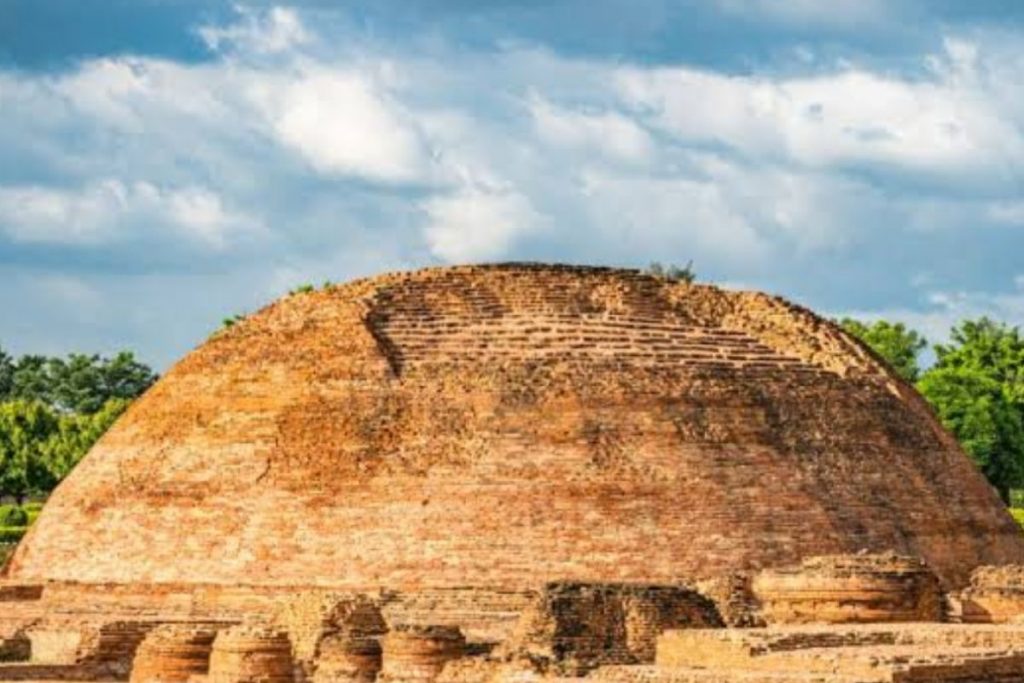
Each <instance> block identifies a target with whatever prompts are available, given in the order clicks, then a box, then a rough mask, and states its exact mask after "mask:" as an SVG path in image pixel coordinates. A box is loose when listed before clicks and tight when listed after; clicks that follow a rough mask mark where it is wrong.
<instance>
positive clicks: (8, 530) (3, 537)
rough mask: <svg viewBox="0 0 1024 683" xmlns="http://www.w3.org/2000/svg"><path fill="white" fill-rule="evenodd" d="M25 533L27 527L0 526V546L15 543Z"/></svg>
mask: <svg viewBox="0 0 1024 683" xmlns="http://www.w3.org/2000/svg"><path fill="white" fill-rule="evenodd" d="M26 531H28V527H27V526H0V544H4V543H17V542H18V541H20V540H21V537H22V536H24V535H25V532H26Z"/></svg>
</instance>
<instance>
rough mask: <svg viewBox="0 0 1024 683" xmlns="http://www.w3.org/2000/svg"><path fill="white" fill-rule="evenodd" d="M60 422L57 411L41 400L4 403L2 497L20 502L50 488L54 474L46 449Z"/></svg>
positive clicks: (0, 415)
mask: <svg viewBox="0 0 1024 683" xmlns="http://www.w3.org/2000/svg"><path fill="white" fill-rule="evenodd" d="M58 426H59V419H58V417H57V415H56V414H55V413H54V412H53V411H52V410H50V409H49V408H48V407H47V406H46V405H45V404H43V403H41V402H39V401H11V402H8V403H2V404H0V497H2V496H9V497H12V498H15V499H16V500H17V501H18V503H19V504H20V503H21V502H22V501H24V499H25V497H26V496H27V495H28V494H29V493H32V492H34V491H44V490H49V488H50V487H51V486H52V484H53V482H52V475H51V474H50V471H49V468H48V467H47V466H46V464H45V462H44V459H43V457H42V449H43V445H44V443H45V442H46V441H47V440H48V439H50V437H51V436H53V435H54V434H55V433H57V430H58Z"/></svg>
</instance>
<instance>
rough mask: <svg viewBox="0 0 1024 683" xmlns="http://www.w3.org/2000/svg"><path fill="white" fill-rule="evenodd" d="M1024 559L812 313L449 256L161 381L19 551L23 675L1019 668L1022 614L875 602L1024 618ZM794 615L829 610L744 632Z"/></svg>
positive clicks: (977, 494)
mask: <svg viewBox="0 0 1024 683" xmlns="http://www.w3.org/2000/svg"><path fill="white" fill-rule="evenodd" d="M978 565H992V566H994V567H997V568H995V569H984V570H979V571H978V572H976V573H975V574H974V576H973V579H971V580H970V585H969V587H967V589H966V590H965V591H964V590H963V589H964V587H965V586H967V585H968V583H969V578H970V577H971V572H972V571H973V570H975V568H976V567H978ZM1021 565H1024V538H1022V536H1021V534H1020V532H1019V529H1018V528H1017V526H1016V525H1015V523H1014V522H1013V521H1012V519H1011V518H1010V517H1009V516H1008V515H1007V513H1006V511H1005V510H1004V508H1003V506H1002V504H1001V502H1000V501H999V499H998V496H997V495H996V494H995V492H994V491H993V490H992V489H991V488H990V487H989V486H988V485H987V483H986V482H985V480H984V479H983V477H982V476H981V475H980V474H979V473H978V472H977V471H976V470H975V469H974V467H973V466H972V465H971V464H970V462H969V461H968V459H967V458H966V456H965V455H964V454H963V452H962V451H961V450H960V448H959V446H958V445H957V444H956V443H955V441H954V440H953V439H952V437H950V435H949V434H948V433H946V432H945V431H944V430H942V429H941V427H940V426H939V425H938V423H937V421H936V420H935V419H934V416H933V415H932V413H931V412H930V410H929V408H928V407H927V406H926V405H925V403H924V402H923V400H922V399H921V398H920V396H918V395H917V394H916V393H915V392H914V391H913V390H912V389H911V388H910V387H908V386H907V385H905V384H903V383H902V382H901V381H899V380H898V379H896V378H895V377H894V376H893V375H892V374H891V373H890V372H889V371H888V370H887V369H886V368H885V367H884V366H883V365H882V364H881V363H880V362H879V361H878V359H877V358H875V357H874V356H873V355H872V354H871V353H870V352H869V351H868V350H867V349H866V348H865V347H863V346H862V345H860V344H859V343H858V342H856V341H855V340H853V339H852V338H850V337H849V336H847V335H846V334H844V333H843V332H842V331H841V330H839V329H838V328H836V327H835V326H834V325H832V324H831V323H828V322H827V321H824V320H823V319H821V318H819V317H817V316H815V315H814V314H812V313H811V312H809V311H807V310H805V309H802V308H799V307H797V306H793V305H791V304H789V303H787V302H785V301H783V300H781V299H778V298H775V297H770V296H767V295H763V294H759V293H753V292H727V291H723V290H720V289H717V288H714V287H709V286H703V285H688V284H685V283H675V282H669V281H667V280H664V279H659V278H655V277H651V276H648V275H643V274H640V273H637V272H634V271H624V270H613V269H601V268H577V267H565V266H540V265H506V266H490V267H460V268H443V269H432V270H426V271H419V272H415V273H400V274H393V275H385V276H381V277H377V278H371V279H367V280H361V281H357V282H353V283H349V284H347V285H342V286H337V287H332V288H330V289H328V290H325V291H318V292H312V293H308V294H300V295H295V296H291V297H288V298H286V299H283V300H281V301H279V302H276V303H274V304H272V305H271V306H268V307H267V308H266V309H264V310H262V311H260V312H259V313H257V314H255V315H253V316H251V317H250V318H248V319H247V320H245V321H244V322H242V323H240V324H238V325H235V326H234V327H232V328H230V329H228V330H225V331H222V332H219V333H217V334H216V335H214V336H213V337H212V338H211V339H210V340H209V341H208V342H207V343H205V344H204V345H202V346H201V347H200V348H199V349H197V350H196V351H195V352H193V353H192V354H190V355H189V356H187V357H186V358H185V359H184V360H182V361H181V362H180V363H178V364H177V365H176V366H175V367H174V368H173V369H172V370H171V371H170V372H169V373H168V374H167V375H166V376H165V377H164V378H163V379H162V380H161V381H160V382H158V383H157V384H156V385H155V386H154V387H153V388H152V389H151V390H150V391H149V392H148V393H147V394H146V395H145V396H144V397H143V398H142V399H140V400H139V401H137V402H136V403H135V404H134V405H133V406H132V407H131V409H130V410H129V411H128V413H127V414H126V415H125V416H124V417H123V418H122V419H121V420H120V421H119V422H118V423H117V425H115V427H114V428H113V429H111V430H110V431H109V432H108V433H107V434H106V435H105V436H104V438H103V439H102V440H101V441H100V443H99V444H97V446H96V447H95V448H94V449H93V451H92V452H91V453H90V454H89V455H88V456H87V457H86V459H85V460H84V461H83V463H82V464H81V465H80V466H79V467H78V468H76V470H75V471H74V473H73V474H72V475H71V476H70V477H69V478H68V479H67V480H66V481H65V482H64V483H63V484H62V485H61V486H60V487H59V489H58V490H57V491H56V492H55V493H54V494H53V496H52V498H51V500H50V501H49V503H48V504H47V506H46V508H45V510H44V512H43V513H42V515H41V517H40V519H39V520H38V522H37V523H36V524H35V526H34V527H33V529H32V530H31V531H30V532H29V534H28V535H27V537H26V538H25V540H24V541H23V543H22V544H21V545H20V546H19V548H18V550H17V552H16V553H15V555H14V557H13V558H12V560H11V562H10V563H9V564H8V565H7V567H6V568H5V570H4V572H5V574H4V577H5V579H4V580H2V581H0V659H6V660H8V661H5V662H0V680H36V681H44V680H89V681H109V680H120V681H124V680H127V679H128V678H129V676H131V678H132V680H133V681H134V682H135V683H147V682H148V681H152V683H156V682H157V681H160V680H163V678H162V677H166V678H167V680H190V681H191V682H192V683H256V682H257V681H259V682H261V683H290V682H292V681H295V682H296V683H304V682H306V681H314V682H315V683H340V682H341V681H344V682H345V683H375V682H377V681H380V682H381V683H399V682H400V681H410V683H411V682H416V683H498V682H500V681H508V682H510V683H511V682H512V681H516V682H518V683H526V682H527V681H534V680H536V681H545V682H547V683H558V682H560V681H585V680H590V681H593V680H606V681H622V682H623V683H642V682H644V683H647V682H649V683H661V682H664V683H670V682H671V683H687V682H691V681H692V682H693V683H698V682H699V683H741V682H750V683H753V682H754V681H759V682H761V683H770V682H775V683H819V682H821V681H833V682H836V683H854V682H861V683H878V682H881V681H920V682H922V683H924V682H929V683H931V682H933V681H934V682H938V681H946V682H947V683H949V682H952V681H958V682H959V683H1010V682H1011V681H1014V682H1016V683H1022V682H1024V637H1022V636H1021V634H1022V633H1024V631H1021V630H1020V629H1019V628H1017V627H1013V626H988V625H971V626H968V625H939V624H922V623H914V624H879V623H877V622H902V621H907V620H910V619H913V620H918V621H922V620H940V619H944V618H948V616H950V615H947V614H945V613H944V612H943V610H942V609H941V606H942V604H943V600H945V601H948V602H949V603H951V604H953V603H956V604H960V605H963V609H961V610H960V612H958V613H956V614H954V615H953V616H956V617H958V618H962V619H964V620H971V619H972V618H975V620H987V621H1003V622H1006V621H1014V620H1016V619H1018V618H1019V613H1020V611H1021V609H1020V608H1021V606H1022V605H1021V600H1020V594H1021V593H1022V590H1021V586H1022V585H1024V580H1022V579H1021V578H1020V577H1021V576H1024V573H1022V571H1021V569H1020V566H1021ZM972 610H973V611H972ZM972 615H973V616H972ZM979 615H982V616H979ZM983 617H984V618H983ZM784 622H824V623H823V624H822V625H817V626H813V627H811V626H807V627H803V628H800V627H782V626H769V627H768V628H760V629H747V628H736V627H745V626H754V625H759V624H764V623H769V624H778V623H784ZM840 622H875V623H872V624H869V625H866V626H864V627H860V626H856V627H855V626H849V625H843V624H842V623H840ZM726 624H728V626H729V628H726V627H725V625H726ZM198 633H202V634H203V635H202V636H201V637H200V636H196V635H195V634H198ZM214 633H215V634H216V635H215V636H213V635H212V634H214ZM190 634H191V635H190ZM211 636H212V640H210V641H207V638H208V637H211ZM652 662H653V663H652ZM204 667H205V668H204Z"/></svg>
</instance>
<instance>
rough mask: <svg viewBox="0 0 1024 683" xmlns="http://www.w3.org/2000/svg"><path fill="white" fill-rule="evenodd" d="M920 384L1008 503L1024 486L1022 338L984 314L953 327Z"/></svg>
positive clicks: (1012, 328)
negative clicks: (1019, 488)
mask: <svg viewBox="0 0 1024 683" xmlns="http://www.w3.org/2000/svg"><path fill="white" fill-rule="evenodd" d="M950 337H951V341H950V343H949V344H939V345H936V347H935V355H936V362H935V365H934V366H933V367H932V368H930V369H929V370H928V371H927V372H926V373H924V376H923V377H922V378H921V381H920V382H919V383H918V388H919V389H920V391H921V393H922V394H923V395H924V396H925V398H926V399H928V401H929V403H931V404H932V406H933V407H934V408H935V411H936V413H938V415H939V419H941V420H942V422H943V424H944V425H945V426H946V427H947V428H948V429H949V430H950V431H951V432H953V434H954V435H956V437H957V439H958V440H959V441H960V443H961V444H962V445H963V447H964V450H966V451H967V452H968V453H969V454H970V455H971V457H972V458H973V459H974V461H975V462H976V463H977V464H978V466H979V467H980V468H981V470H982V472H984V473H985V476H986V477H988V480H989V482H991V483H992V485H993V486H995V487H996V489H998V490H999V493H1000V495H1001V496H1002V497H1003V499H1004V500H1006V501H1007V502H1009V494H1010V489H1011V488H1015V487H1019V486H1021V485H1024V338H1022V337H1021V334H1020V331H1019V330H1018V329H1017V328H1015V327H1009V326H1007V325H1005V324H1003V323H997V322H994V321H992V320H990V319H988V318H980V319H978V320H965V321H963V322H961V323H960V324H958V325H957V326H956V327H954V328H953V330H952V334H951V335H950Z"/></svg>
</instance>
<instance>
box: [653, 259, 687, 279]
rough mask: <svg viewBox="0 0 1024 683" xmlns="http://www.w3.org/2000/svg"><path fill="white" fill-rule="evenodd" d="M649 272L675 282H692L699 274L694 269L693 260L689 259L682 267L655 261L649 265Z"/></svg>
mask: <svg viewBox="0 0 1024 683" xmlns="http://www.w3.org/2000/svg"><path fill="white" fill-rule="evenodd" d="M647 273H648V274H649V275H653V276H654V277H659V278H663V279H665V280H672V281H674V282H686V283H690V282H693V281H694V280H696V279H697V274H696V273H695V272H694V271H693V261H689V262H688V263H687V264H686V265H685V266H684V267H682V268H680V267H679V266H676V265H672V264H669V265H668V266H663V265H662V264H661V263H659V262H658V261H653V262H651V265H650V266H648V267H647Z"/></svg>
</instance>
